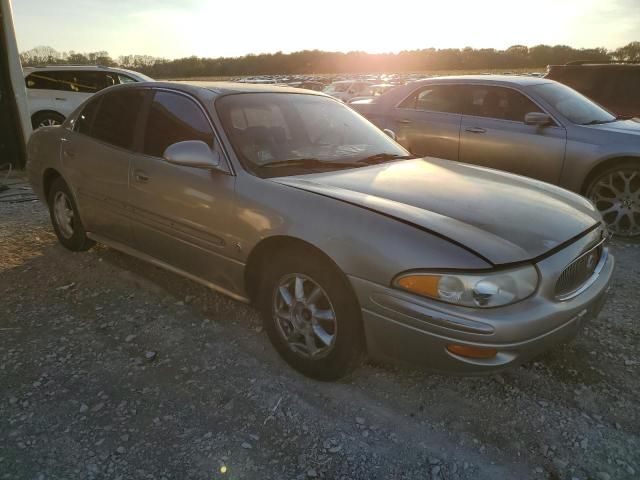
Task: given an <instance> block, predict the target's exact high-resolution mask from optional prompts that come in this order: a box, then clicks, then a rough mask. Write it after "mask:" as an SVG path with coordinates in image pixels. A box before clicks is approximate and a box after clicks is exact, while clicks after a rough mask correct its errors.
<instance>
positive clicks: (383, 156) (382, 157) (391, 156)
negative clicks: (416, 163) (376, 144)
mask: <svg viewBox="0 0 640 480" xmlns="http://www.w3.org/2000/svg"><path fill="white" fill-rule="evenodd" d="M412 158H418V157H416V156H415V155H398V154H397V153H377V154H375V155H370V156H368V157H365V158H363V159H361V160H358V161H357V162H356V163H364V164H366V165H375V164H376V163H384V162H389V161H391V160H409V159H412Z"/></svg>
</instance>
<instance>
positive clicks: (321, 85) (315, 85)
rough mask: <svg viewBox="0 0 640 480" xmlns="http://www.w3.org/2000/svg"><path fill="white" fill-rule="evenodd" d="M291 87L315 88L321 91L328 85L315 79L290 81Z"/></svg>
mask: <svg viewBox="0 0 640 480" xmlns="http://www.w3.org/2000/svg"><path fill="white" fill-rule="evenodd" d="M289 86H290V87H295V88H304V89H305V90H314V91H316V92H321V91H322V90H323V89H324V87H325V86H326V85H325V84H324V83H322V82H313V81H309V80H307V81H300V82H291V83H289Z"/></svg>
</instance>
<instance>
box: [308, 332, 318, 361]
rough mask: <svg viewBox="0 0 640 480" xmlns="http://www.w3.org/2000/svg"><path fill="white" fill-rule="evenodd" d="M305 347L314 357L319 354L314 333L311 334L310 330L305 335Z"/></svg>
mask: <svg viewBox="0 0 640 480" xmlns="http://www.w3.org/2000/svg"><path fill="white" fill-rule="evenodd" d="M304 345H305V348H306V350H307V353H308V354H309V355H310V356H312V357H313V356H314V355H315V354H316V353H318V351H319V350H320V349H319V348H318V346H317V345H316V339H315V337H314V335H313V332H311V331H310V330H307V331H306V332H305V333H304Z"/></svg>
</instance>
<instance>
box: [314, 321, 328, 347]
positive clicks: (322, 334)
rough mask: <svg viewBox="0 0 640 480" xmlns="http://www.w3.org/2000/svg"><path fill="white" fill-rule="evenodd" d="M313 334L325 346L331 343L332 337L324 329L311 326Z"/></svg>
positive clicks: (318, 326)
mask: <svg viewBox="0 0 640 480" xmlns="http://www.w3.org/2000/svg"><path fill="white" fill-rule="evenodd" d="M312 328H313V333H314V334H315V336H316V337H318V339H319V340H320V341H321V342H322V343H323V344H324V345H325V346H326V347H328V346H329V345H331V342H332V341H333V335H331V334H330V333H327V332H326V331H325V329H324V328H322V327H321V326H320V325H319V324H315V325H313V327H312Z"/></svg>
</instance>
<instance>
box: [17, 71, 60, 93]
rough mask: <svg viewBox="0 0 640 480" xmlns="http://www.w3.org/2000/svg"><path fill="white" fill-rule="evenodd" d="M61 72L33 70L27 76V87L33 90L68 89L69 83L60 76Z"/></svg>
mask: <svg viewBox="0 0 640 480" xmlns="http://www.w3.org/2000/svg"><path fill="white" fill-rule="evenodd" d="M60 74H61V72H51V71H47V72H34V73H32V74H31V75H29V76H27V78H26V79H25V80H26V84H27V88H30V89H34V90H65V91H70V89H69V85H68V84H67V83H66V82H65V81H64V80H63V79H62V78H61V76H60Z"/></svg>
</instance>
